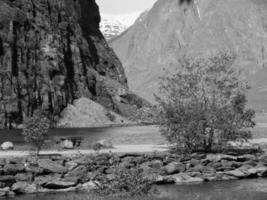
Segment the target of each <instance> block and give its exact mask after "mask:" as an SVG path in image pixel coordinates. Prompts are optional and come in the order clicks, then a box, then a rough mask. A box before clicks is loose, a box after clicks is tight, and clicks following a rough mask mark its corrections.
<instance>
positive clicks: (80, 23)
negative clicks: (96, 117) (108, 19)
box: [0, 0, 128, 125]
mask: <svg viewBox="0 0 267 200" xmlns="http://www.w3.org/2000/svg"><path fill="white" fill-rule="evenodd" d="M99 22H100V15H99V10H98V6H97V4H96V3H95V0H12V1H11V0H0V115H1V116H0V119H1V120H2V121H1V123H2V125H3V124H6V125H7V124H8V123H13V122H21V120H22V119H23V117H25V116H29V115H31V114H32V113H33V112H34V110H36V109H37V108H40V107H42V108H43V109H46V110H48V111H50V113H51V114H53V115H57V114H59V113H60V112H61V111H62V109H64V108H65V107H66V106H67V104H69V103H72V102H73V101H74V100H75V99H78V98H80V97H88V98H90V99H93V100H95V101H97V102H98V103H100V104H102V105H104V106H105V107H106V108H109V109H113V110H116V109H117V106H116V105H117V104H118V102H120V100H121V99H120V98H122V97H120V95H125V93H126V92H127V91H128V87H127V79H126V77H125V74H124V70H123V68H122V65H121V63H120V61H119V60H118V58H117V57H116V55H115V54H114V52H113V51H112V49H110V48H109V46H108V45H107V43H106V41H105V39H104V38H103V36H102V34H101V32H100V30H99Z"/></svg>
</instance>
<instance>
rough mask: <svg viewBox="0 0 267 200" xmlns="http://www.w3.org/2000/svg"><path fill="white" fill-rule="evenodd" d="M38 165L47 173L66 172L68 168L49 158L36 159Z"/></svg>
mask: <svg viewBox="0 0 267 200" xmlns="http://www.w3.org/2000/svg"><path fill="white" fill-rule="evenodd" d="M38 165H39V167H40V168H43V169H44V171H45V172H47V173H61V174H63V173H66V172H67V171H68V169H67V168H66V167H64V166H62V165H60V164H58V163H57V162H55V161H52V160H50V159H40V160H38Z"/></svg>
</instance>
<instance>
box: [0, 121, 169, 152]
mask: <svg viewBox="0 0 267 200" xmlns="http://www.w3.org/2000/svg"><path fill="white" fill-rule="evenodd" d="M48 135H49V138H48V139H49V140H51V141H56V140H59V139H60V138H65V137H73V136H76V137H82V138H83V141H82V144H81V146H82V148H89V147H90V146H91V145H92V144H93V143H94V142H96V141H99V140H103V139H109V140H111V141H112V143H113V144H115V145H120V144H123V145H127V144H162V143H164V142H165V140H164V139H163V137H162V136H161V134H160V132H159V129H158V127H157V126H130V127H106V128H66V129H64V128H58V129H51V130H50V131H49V134H48ZM5 141H11V142H13V143H14V144H15V147H16V146H18V145H23V144H24V140H23V137H22V135H21V130H11V131H9V130H0V144H1V143H3V142H5ZM51 143H53V142H51ZM50 145H51V144H50ZM50 147H51V146H50Z"/></svg>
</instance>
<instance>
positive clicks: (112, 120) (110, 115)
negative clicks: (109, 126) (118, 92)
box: [106, 112, 116, 122]
mask: <svg viewBox="0 0 267 200" xmlns="http://www.w3.org/2000/svg"><path fill="white" fill-rule="evenodd" d="M106 116H107V118H108V119H109V120H110V121H111V122H114V121H115V120H116V116H115V115H113V114H112V113H111V112H107V113H106Z"/></svg>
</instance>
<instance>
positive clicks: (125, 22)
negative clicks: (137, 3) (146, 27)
mask: <svg viewBox="0 0 267 200" xmlns="http://www.w3.org/2000/svg"><path fill="white" fill-rule="evenodd" d="M141 13H142V12H135V13H130V14H120V15H119V14H101V23H100V30H101V31H102V33H103V35H104V36H105V38H106V39H107V40H108V41H109V40H111V39H113V38H115V37H117V36H118V35H120V34H121V33H122V32H124V31H125V30H126V29H128V28H129V27H130V26H132V25H133V24H134V22H135V20H136V19H137V18H138V17H139V16H140V14H141Z"/></svg>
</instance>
